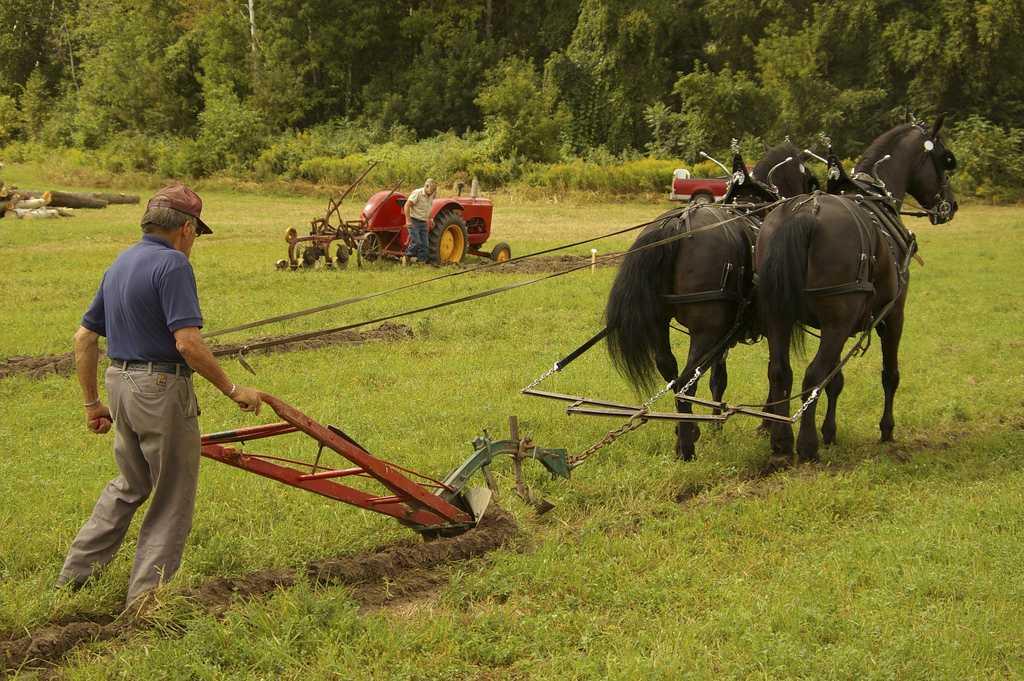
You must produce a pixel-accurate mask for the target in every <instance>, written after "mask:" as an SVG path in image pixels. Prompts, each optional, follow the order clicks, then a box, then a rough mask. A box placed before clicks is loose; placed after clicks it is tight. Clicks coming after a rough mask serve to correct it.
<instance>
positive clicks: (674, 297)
mask: <svg viewBox="0 0 1024 681" xmlns="http://www.w3.org/2000/svg"><path fill="white" fill-rule="evenodd" d="M661 299H662V300H663V301H665V304H666V305H686V304H689V303H707V302H710V301H714V300H732V301H735V302H737V303H742V302H743V301H744V300H745V299H744V297H743V296H741V295H740V294H739V293H737V292H736V291H726V290H724V289H722V290H719V291H701V292H700V293H679V294H671V295H670V294H668V293H663V294H661Z"/></svg>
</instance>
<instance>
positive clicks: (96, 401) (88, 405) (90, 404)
mask: <svg viewBox="0 0 1024 681" xmlns="http://www.w3.org/2000/svg"><path fill="white" fill-rule="evenodd" d="M99 403H100V398H98V397H97V398H96V399H95V400H93V401H92V402H89V403H88V404H86V405H83V406H84V407H85V408H86V409H88V408H89V407H95V406H96V405H97V404H99Z"/></svg>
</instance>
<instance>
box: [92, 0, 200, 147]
mask: <svg viewBox="0 0 1024 681" xmlns="http://www.w3.org/2000/svg"><path fill="white" fill-rule="evenodd" d="M82 10H83V12H82V13H81V15H80V21H79V25H78V30H77V36H78V39H79V40H80V42H81V44H82V48H81V49H82V65H81V81H82V82H81V91H80V103H79V112H78V128H79V134H80V140H81V141H82V142H83V143H85V144H87V145H91V144H96V143H98V142H102V141H104V140H105V139H107V138H108V137H110V136H111V135H113V134H116V133H118V132H122V131H129V132H138V133H149V134H172V135H175V134H191V133H194V132H195V130H196V125H197V122H198V115H199V112H200V111H201V109H202V99H201V96H200V94H201V91H200V84H199V80H198V78H197V75H198V64H199V51H198V41H197V40H196V39H195V37H196V36H195V34H194V33H193V32H190V31H187V30H186V29H185V27H184V25H183V24H182V22H181V21H180V17H181V15H182V14H184V13H185V12H186V10H187V8H186V7H185V6H184V5H181V4H179V3H176V2H167V1H165V0H84V2H83V3H82Z"/></svg>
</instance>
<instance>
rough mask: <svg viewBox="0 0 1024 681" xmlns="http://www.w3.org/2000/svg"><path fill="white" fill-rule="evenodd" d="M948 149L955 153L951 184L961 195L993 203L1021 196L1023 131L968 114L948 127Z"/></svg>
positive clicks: (1022, 193)
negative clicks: (954, 168)
mask: <svg viewBox="0 0 1024 681" xmlns="http://www.w3.org/2000/svg"><path fill="white" fill-rule="evenodd" d="M949 146H950V149H952V150H953V153H955V154H956V159H957V169H956V171H955V173H954V174H953V181H954V185H955V187H956V189H957V191H959V192H960V193H961V194H965V195H973V196H977V197H981V198H987V199H991V200H993V201H1014V200H1019V199H1021V198H1022V197H1024V130H1021V129H1019V128H1002V127H1000V126H998V125H996V124H994V123H992V122H991V121H988V120H986V119H984V118H982V117H981V116H976V115H972V116H968V117H967V119H966V120H964V121H962V122H960V123H957V124H956V125H954V126H953V127H952V130H951V131H950V136H949Z"/></svg>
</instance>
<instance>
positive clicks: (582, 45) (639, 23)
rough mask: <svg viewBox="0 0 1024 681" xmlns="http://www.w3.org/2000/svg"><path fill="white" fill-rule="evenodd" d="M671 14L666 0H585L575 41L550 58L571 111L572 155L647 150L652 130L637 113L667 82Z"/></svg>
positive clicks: (569, 146) (554, 77)
mask: <svg viewBox="0 0 1024 681" xmlns="http://www.w3.org/2000/svg"><path fill="white" fill-rule="evenodd" d="M671 18H672V15H671V13H670V12H669V11H666V10H665V8H664V6H663V3H658V2H653V1H652V2H633V3H628V4H624V3H618V2H611V1H610V0H584V1H583V3H582V4H581V6H580V18H579V21H578V23H577V25H576V30H575V32H574V33H573V37H572V42H570V43H569V46H568V47H567V48H566V50H565V52H564V53H558V54H554V55H552V56H551V58H550V59H549V60H548V63H547V73H548V76H549V77H550V78H551V79H552V82H553V83H554V84H555V85H556V87H557V88H558V89H559V92H560V95H561V97H562V99H563V101H564V102H565V104H566V106H567V109H568V110H569V113H570V114H571V116H572V118H571V121H570V123H569V131H568V135H567V140H566V142H567V143H566V153H568V154H570V155H580V154H582V153H584V152H585V151H586V149H588V148H591V147H597V146H604V147H606V148H607V149H608V150H609V151H611V152H612V153H619V152H622V151H625V150H627V149H642V148H643V147H644V145H645V143H646V142H647V141H648V139H649V138H650V131H649V130H648V129H647V128H646V126H645V124H644V121H643V118H642V117H641V116H639V115H637V114H638V113H639V112H640V111H642V110H643V108H644V107H645V106H649V105H652V104H654V103H655V102H656V101H658V98H659V97H660V96H662V95H663V94H664V93H665V90H666V88H667V86H668V81H669V78H670V74H669V72H668V70H667V62H666V60H665V58H664V57H662V56H660V54H661V52H662V50H663V48H664V47H665V46H666V45H665V43H667V37H668V36H667V32H666V31H665V30H663V28H664V27H665V26H666V25H667V24H670V23H671V21H670V20H671Z"/></svg>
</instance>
